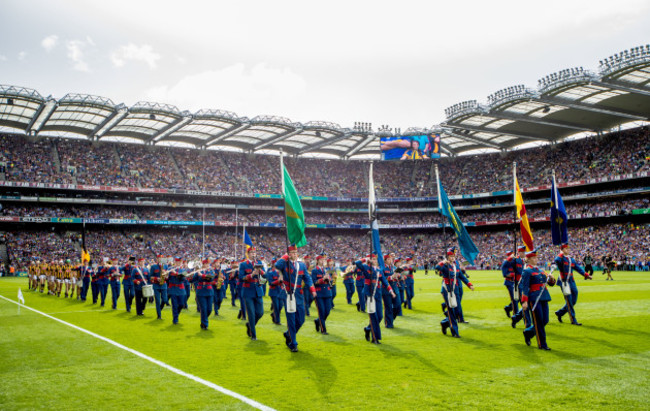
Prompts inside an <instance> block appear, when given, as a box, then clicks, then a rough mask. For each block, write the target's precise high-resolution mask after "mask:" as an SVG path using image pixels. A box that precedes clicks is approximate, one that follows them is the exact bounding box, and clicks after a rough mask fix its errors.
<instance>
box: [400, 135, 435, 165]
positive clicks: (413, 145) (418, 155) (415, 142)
mask: <svg viewBox="0 0 650 411" xmlns="http://www.w3.org/2000/svg"><path fill="white" fill-rule="evenodd" d="M418 137H422V136H418ZM409 143H410V145H409V149H408V150H405V151H404V154H402V157H401V158H400V160H421V159H425V158H429V157H428V156H427V155H426V154H424V153H423V152H422V150H420V141H419V139H418V138H416V137H411V140H410V141H409Z"/></svg>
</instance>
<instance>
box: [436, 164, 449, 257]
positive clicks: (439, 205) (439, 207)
mask: <svg viewBox="0 0 650 411" xmlns="http://www.w3.org/2000/svg"><path fill="white" fill-rule="evenodd" d="M436 187H437V190H438V212H439V213H440V220H442V248H443V250H444V249H445V248H447V246H446V244H445V241H446V237H447V234H446V232H445V216H444V214H442V199H441V198H440V175H439V174H438V164H436Z"/></svg>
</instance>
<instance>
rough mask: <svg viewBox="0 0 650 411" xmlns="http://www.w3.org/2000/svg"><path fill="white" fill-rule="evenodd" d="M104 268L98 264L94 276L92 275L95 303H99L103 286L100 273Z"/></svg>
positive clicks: (91, 285)
mask: <svg viewBox="0 0 650 411" xmlns="http://www.w3.org/2000/svg"><path fill="white" fill-rule="evenodd" d="M103 270H104V267H103V266H97V269H96V270H95V272H93V273H92V276H91V277H90V288H91V290H92V296H93V304H97V299H98V298H99V294H100V288H101V285H100V282H99V275H100V273H101V272H102V271H103Z"/></svg>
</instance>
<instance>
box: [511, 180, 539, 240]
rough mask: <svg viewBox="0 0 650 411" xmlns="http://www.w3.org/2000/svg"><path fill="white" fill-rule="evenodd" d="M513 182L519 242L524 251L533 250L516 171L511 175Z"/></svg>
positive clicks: (530, 232) (531, 234)
mask: <svg viewBox="0 0 650 411" xmlns="http://www.w3.org/2000/svg"><path fill="white" fill-rule="evenodd" d="M513 176H514V180H515V207H517V218H519V228H520V230H521V240H522V241H523V242H524V244H525V245H526V251H532V250H533V249H535V247H534V246H533V232H532V231H531V230H530V223H529V222H528V214H527V213H526V205H525V204H524V198H523V197H522V196H521V190H520V189H519V181H517V172H516V169H515V171H514V173H513Z"/></svg>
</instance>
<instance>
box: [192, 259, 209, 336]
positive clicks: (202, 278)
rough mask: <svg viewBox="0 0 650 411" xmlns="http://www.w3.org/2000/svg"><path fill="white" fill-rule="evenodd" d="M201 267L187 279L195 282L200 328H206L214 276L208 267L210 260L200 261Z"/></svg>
mask: <svg viewBox="0 0 650 411" xmlns="http://www.w3.org/2000/svg"><path fill="white" fill-rule="evenodd" d="M202 265H203V267H202V269H201V270H200V271H199V272H198V273H196V274H194V275H192V276H191V277H190V278H189V279H188V281H189V282H192V283H194V284H196V302H197V305H198V306H199V309H200V312H201V329H202V330H207V329H208V321H209V318H210V314H212V300H213V299H214V287H213V286H212V280H213V278H214V277H215V275H214V271H212V269H210V261H209V260H207V259H205V260H203V261H202Z"/></svg>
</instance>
